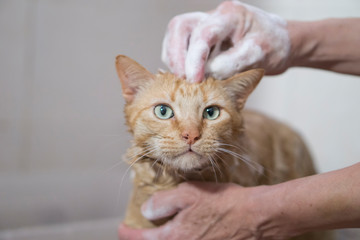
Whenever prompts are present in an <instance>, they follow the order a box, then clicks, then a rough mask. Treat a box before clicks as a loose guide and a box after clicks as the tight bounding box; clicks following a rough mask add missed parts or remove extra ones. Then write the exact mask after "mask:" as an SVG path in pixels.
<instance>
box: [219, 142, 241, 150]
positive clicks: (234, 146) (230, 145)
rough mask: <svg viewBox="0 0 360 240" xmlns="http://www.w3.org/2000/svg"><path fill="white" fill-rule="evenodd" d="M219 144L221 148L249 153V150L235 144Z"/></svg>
mask: <svg viewBox="0 0 360 240" xmlns="http://www.w3.org/2000/svg"><path fill="white" fill-rule="evenodd" d="M218 144H219V145H220V146H228V147H233V148H237V149H239V150H240V151H242V152H247V150H246V149H245V148H244V147H242V146H236V145H233V144H227V143H222V142H218Z"/></svg>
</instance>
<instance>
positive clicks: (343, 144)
mask: <svg viewBox="0 0 360 240" xmlns="http://www.w3.org/2000/svg"><path fill="white" fill-rule="evenodd" d="M220 2H222V1H220V0H197V1H191V0H183V1H176V0H150V1H149V0H142V1H140V0H136V1H124V0H105V1H98V0H62V1H59V0H0V239H1V240H15V239H16V240H18V239H26V240H32V239H34V240H35V239H36V240H42V239H52V240H57V239H74V240H75V239H87V240H91V239H104V240H105V239H109V240H110V239H116V235H117V233H116V231H117V229H116V228H117V225H118V223H119V222H120V221H121V218H122V216H123V214H124V208H125V206H126V203H127V199H128V196H129V191H130V188H131V186H130V183H129V180H128V177H129V174H128V173H126V169H127V165H126V164H124V163H122V155H123V154H124V153H125V151H126V149H127V147H128V146H129V141H130V139H131V136H130V135H129V134H128V133H127V129H126V126H125V125H124V117H123V104H124V102H123V99H122V97H121V87H120V83H119V81H118V79H117V76H116V72H115V68H114V60H115V56H116V55H117V54H125V55H128V56H130V57H131V58H133V59H135V60H136V61H138V62H139V63H141V64H142V65H144V66H145V67H146V68H148V69H149V70H150V71H152V72H156V71H157V69H158V68H159V67H160V68H164V69H166V68H165V66H164V65H163V64H162V63H161V60H160V50H161V43H162V38H163V34H164V32H165V29H166V25H167V23H168V21H169V20H170V19H171V18H172V17H173V16H175V15H177V14H180V13H184V12H189V11H207V10H210V9H213V8H215V7H216V6H217V5H218V4H219V3H220ZM245 2H247V3H249V4H252V5H255V6H258V7H260V8H263V9H264V10H266V11H269V12H273V13H276V14H278V15H280V16H282V17H284V18H286V19H293V20H317V19H323V18H329V17H360V2H359V1H358V0H341V1H340V0H317V1H313V0H302V1H297V0H286V1H284V0H267V1H261V0H253V1H250V0H249V1H245ZM359 91H360V79H359V77H354V76H346V75H342V74H336V73H330V72H325V71H321V70H313V69H303V68H294V69H291V70H289V71H287V72H286V73H285V74H283V75H280V76H275V77H265V79H264V80H263V81H262V82H261V84H260V85H259V87H258V89H257V90H256V91H255V92H254V94H253V95H252V96H251V98H250V100H249V102H248V107H249V108H254V109H257V110H260V111H262V112H265V113H266V114H268V115H271V116H273V117H276V118H277V119H279V120H281V121H283V122H286V123H288V124H290V125H292V126H293V127H294V128H295V129H297V130H298V131H299V132H300V133H301V134H302V135H303V136H304V138H305V139H306V141H307V143H308V144H309V146H310V148H311V151H312V154H313V156H314V158H315V160H316V165H317V167H318V170H319V171H320V172H327V171H330V170H335V169H339V168H342V167H346V166H349V165H351V164H354V163H356V162H358V161H359V159H360V138H359V137H358V136H359V134H360V127H359V123H360V108H359V106H358V105H359V103H360V94H359ZM344 239H345V238H344ZM349 239H356V238H351V237H350V238H349Z"/></svg>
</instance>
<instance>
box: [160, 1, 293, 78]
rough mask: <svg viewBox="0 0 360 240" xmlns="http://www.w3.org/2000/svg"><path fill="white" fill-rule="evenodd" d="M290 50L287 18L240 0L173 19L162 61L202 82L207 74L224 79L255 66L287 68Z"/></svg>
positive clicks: (269, 71)
mask: <svg viewBox="0 0 360 240" xmlns="http://www.w3.org/2000/svg"><path fill="white" fill-rule="evenodd" d="M289 54H290V39H289V35H288V31H287V29H286V21H285V20H283V19H282V18H280V17H278V16H276V15H273V14H269V13H266V12H264V11H262V10H261V9H258V8H255V7H252V6H249V5H247V4H243V3H241V2H238V1H225V2H223V3H221V4H220V5H219V6H218V7H217V8H216V9H215V10H213V11H210V12H208V13H203V12H194V13H186V14H182V15H179V16H176V17H174V18H173V19H172V20H171V21H170V23H169V25H168V28H167V32H166V34H165V38H164V41H163V47H162V60H163V62H164V63H165V64H166V65H167V66H168V67H169V69H170V70H171V71H172V72H173V73H175V74H176V75H177V76H179V77H186V79H187V80H188V81H190V82H201V81H203V80H204V78H205V75H208V76H212V77H214V78H216V79H225V78H228V77H230V76H232V75H234V74H235V73H238V72H241V71H244V70H248V69H251V68H259V67H260V68H264V69H265V70H266V73H267V74H279V73H281V72H283V71H285V70H286V68H287V67H288V66H287V62H288V61H287V60H288V58H289Z"/></svg>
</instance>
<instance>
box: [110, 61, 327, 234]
mask: <svg viewBox="0 0 360 240" xmlns="http://www.w3.org/2000/svg"><path fill="white" fill-rule="evenodd" d="M116 68H117V72H118V76H119V78H120V81H121V85H122V91H123V96H124V98H125V100H126V105H125V118H126V123H127V125H128V126H129V129H130V132H131V133H132V135H133V137H134V140H133V143H132V146H131V148H130V149H129V150H128V152H127V155H126V161H127V162H128V163H129V164H131V167H132V170H133V173H134V178H133V193H132V197H131V200H130V202H129V206H128V209H127V213H126V217H125V224H127V225H129V226H131V227H134V228H149V227H154V226H158V225H160V224H162V223H163V222H165V221H166V220H167V219H164V221H162V222H151V221H149V220H147V219H145V218H144V217H143V216H142V214H141V212H140V207H141V205H142V203H144V202H145V201H146V200H147V199H148V198H149V197H150V196H151V195H152V194H153V193H154V192H156V191H160V190H165V189H169V188H174V187H176V185H177V184H179V183H181V182H183V181H189V180H192V181H194V180H195V181H212V182H233V183H237V184H240V185H242V186H255V185H260V184H276V183H280V182H283V181H287V180H290V179H294V178H299V177H303V176H308V175H311V174H315V170H314V166H313V163H312V160H311V157H310V154H309V152H308V150H307V148H306V146H305V144H304V142H303V141H302V139H301V138H300V136H299V135H298V134H297V133H296V132H294V131H293V130H292V129H290V128H289V127H288V126H286V125H284V124H282V123H279V122H277V121H275V120H273V119H270V118H268V117H266V116H264V115H261V114H259V113H255V112H251V111H246V110H243V108H244V105H245V102H246V100H247V98H248V96H249V94H250V93H251V92H252V91H253V90H254V89H255V87H256V85H257V84H258V83H259V81H260V80H261V78H262V76H263V73H264V71H263V70H262V69H254V70H250V71H247V72H244V73H239V74H237V75H235V76H233V77H231V78H229V79H226V80H222V81H220V80H215V79H212V78H208V79H206V80H205V81H203V82H202V83H199V84H191V83H188V82H187V81H185V80H184V79H179V78H177V77H176V76H174V75H173V74H171V73H158V74H155V75H154V74H152V73H150V72H148V71H147V70H146V69H145V68H144V67H142V66H141V65H140V64H138V63H137V62H135V61H134V60H132V59H130V58H128V57H126V56H122V55H119V56H118V57H117V58H116ZM294 239H306V240H311V239H317V240H318V239H327V240H329V239H331V237H330V235H328V234H327V233H309V234H306V235H304V236H302V237H298V238H294Z"/></svg>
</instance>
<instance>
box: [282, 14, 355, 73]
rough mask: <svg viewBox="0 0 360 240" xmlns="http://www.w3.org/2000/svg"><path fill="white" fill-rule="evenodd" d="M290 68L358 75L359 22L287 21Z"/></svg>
mask: <svg viewBox="0 0 360 240" xmlns="http://www.w3.org/2000/svg"><path fill="white" fill-rule="evenodd" d="M287 28H288V31H289V36H290V40H291V61H290V63H289V64H290V67H291V66H303V67H312V68H321V69H325V70H331V71H335V72H340V73H347V74H354V75H360V67H359V66H360V48H359V45H360V18H347V19H326V20H321V21H313V22H297V21H288V26H287Z"/></svg>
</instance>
